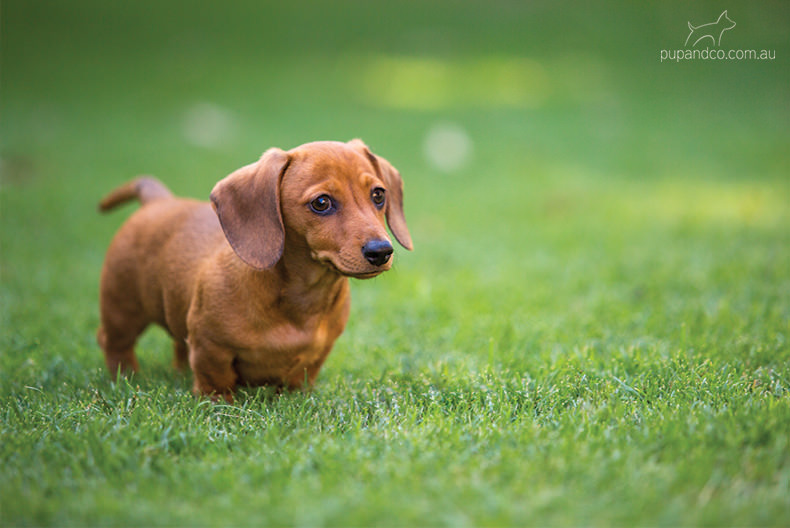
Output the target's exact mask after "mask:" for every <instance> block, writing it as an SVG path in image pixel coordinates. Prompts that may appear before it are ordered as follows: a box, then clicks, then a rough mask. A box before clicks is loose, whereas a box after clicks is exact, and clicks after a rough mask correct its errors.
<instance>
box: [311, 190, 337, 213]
mask: <svg viewBox="0 0 790 528" xmlns="http://www.w3.org/2000/svg"><path fill="white" fill-rule="evenodd" d="M310 209H312V210H313V212H314V213H317V214H329V213H331V212H332V210H333V209H334V206H333V204H332V198H330V197H329V196H327V195H326V194H322V195H321V196H319V197H318V198H316V199H315V200H313V201H312V202H310Z"/></svg>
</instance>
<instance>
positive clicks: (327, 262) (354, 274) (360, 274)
mask: <svg viewBox="0 0 790 528" xmlns="http://www.w3.org/2000/svg"><path fill="white" fill-rule="evenodd" d="M314 258H315V260H316V261H318V262H320V263H321V264H323V265H324V266H326V267H327V268H329V269H330V270H332V271H334V272H335V273H337V274H338V275H342V276H344V277H351V278H353V279H372V278H373V277H376V276H378V275H381V274H382V273H384V272H385V271H387V270H388V269H389V267H387V268H381V269H374V270H368V271H352V270H349V269H343V268H342V267H341V266H339V265H337V264H336V263H335V262H334V261H333V260H332V259H331V258H329V257H327V256H323V257H319V256H314Z"/></svg>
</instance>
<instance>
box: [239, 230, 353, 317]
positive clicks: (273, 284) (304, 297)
mask: <svg viewBox="0 0 790 528" xmlns="http://www.w3.org/2000/svg"><path fill="white" fill-rule="evenodd" d="M289 242H290V243H289ZM254 275H255V277H256V279H257V280H256V282H257V283H258V285H259V286H260V287H261V289H260V293H261V297H262V298H268V299H269V301H268V302H274V303H275V304H276V305H277V306H278V309H280V310H285V311H287V312H289V313H290V314H291V315H292V317H294V318H295V319H303V318H309V317H310V316H312V315H314V314H317V313H323V312H326V311H327V310H329V308H330V307H331V306H332V305H333V304H334V303H335V302H337V300H338V299H339V298H340V297H342V295H341V293H342V292H343V291H344V290H345V289H347V288H348V278H347V277H344V276H343V275H340V274H339V273H337V272H336V271H334V270H332V269H330V268H328V267H327V266H325V265H324V264H321V263H320V262H317V261H315V260H314V259H313V258H312V256H311V254H310V249H309V247H307V245H306V244H304V243H301V244H300V243H299V241H289V240H286V243H285V248H284V250H283V254H282V256H281V257H280V260H279V261H277V264H275V265H274V266H273V267H272V268H270V269H268V270H264V271H257V272H254ZM275 292H276V293H275ZM272 294H274V296H275V297H274V298H272V297H271V295H272Z"/></svg>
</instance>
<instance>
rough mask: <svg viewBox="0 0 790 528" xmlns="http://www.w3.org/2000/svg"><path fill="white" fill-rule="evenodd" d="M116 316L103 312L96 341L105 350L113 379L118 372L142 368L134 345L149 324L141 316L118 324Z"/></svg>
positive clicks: (125, 372) (105, 356)
mask: <svg viewBox="0 0 790 528" xmlns="http://www.w3.org/2000/svg"><path fill="white" fill-rule="evenodd" d="M114 319H115V317H108V316H106V315H105V314H102V326H100V327H99V330H98V331H97V332H96V341H97V342H98V343H99V346H100V347H101V349H102V351H103V352H104V359H105V361H106V362H107V369H108V370H109V371H110V376H111V378H112V380H113V381H115V380H116V379H117V377H118V373H119V372H120V373H122V374H130V373H133V372H137V371H139V370H140V365H139V364H138V362H137V356H135V353H134V345H135V343H136V342H137V338H138V337H139V336H140V334H142V333H143V330H145V328H146V327H147V326H148V323H147V321H144V320H142V319H140V318H134V319H127V320H125V321H124V322H123V324H118V321H116V320H114Z"/></svg>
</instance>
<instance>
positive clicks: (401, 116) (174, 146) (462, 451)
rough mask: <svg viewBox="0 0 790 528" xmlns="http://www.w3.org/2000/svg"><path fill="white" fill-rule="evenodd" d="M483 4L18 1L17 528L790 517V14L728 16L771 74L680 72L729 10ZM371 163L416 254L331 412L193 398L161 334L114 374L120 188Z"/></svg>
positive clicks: (347, 356) (329, 383)
mask: <svg viewBox="0 0 790 528" xmlns="http://www.w3.org/2000/svg"><path fill="white" fill-rule="evenodd" d="M281 4H282V5H281ZM485 5H486V6H487V7H485V8H483V7H482V4H479V5H478V4H476V3H474V2H463V3H445V2H436V3H428V4H425V3H421V2H408V3H402V4H401V3H399V4H397V5H395V4H393V5H391V6H386V5H384V4H380V5H378V4H375V3H368V2H356V1H351V0H344V1H342V2H332V3H318V2H315V3H314V2H308V1H300V2H296V3H288V4H287V6H286V4H284V3H280V2H278V3H273V4H271V5H269V4H266V3H261V2H248V3H246V2H238V3H234V4H233V5H232V6H230V7H228V6H224V7H223V6H220V5H205V6H204V7H202V8H200V9H198V8H196V7H194V6H193V7H189V8H187V7H186V6H185V5H181V4H179V3H175V2H153V1H150V2H149V1H140V2H134V3H133V4H128V5H126V4H124V5H123V6H121V5H120V4H118V5H116V4H115V3H112V2H110V3H108V2H98V1H96V2H78V3H73V2H72V3H62V2H43V1H29V2H21V1H10V2H3V5H2V9H3V13H2V24H3V27H2V32H0V35H1V37H2V42H1V44H2V47H1V48H0V50H1V51H2V76H0V83H1V84H2V86H1V88H2V90H0V115H1V116H2V118H1V119H2V121H0V127H1V130H2V137H1V138H0V160H2V184H1V185H0V306H1V307H2V309H0V524H1V525H3V526H17V525H37V526H51V525H54V526H63V525H113V526H129V525H135V526H137V525H139V526H143V525H155V526H165V525H166V526H174V525H209V526H217V525H266V524H273V525H309V526H318V525H343V526H347V525H353V526H367V525H385V526H411V525H430V526H435V525H446V526H463V525H485V526H498V525H517V526H523V525H574V526H575V525H598V526H609V525H624V526H628V525H648V526H653V525H662V526H676V525H704V526H721V525H769V526H771V525H772V526H782V525H786V524H787V519H788V518H790V343H789V342H788V341H789V340H790V205H788V204H790V178H788V175H789V174H790V154H788V153H789V152H790V125H789V124H788V123H790V99H788V97H790V96H789V95H788V91H787V86H790V69H788V68H787V57H789V56H790V39H789V38H788V35H787V31H786V29H787V24H786V22H787V20H788V11H787V8H786V7H785V6H784V5H781V4H778V3H777V4H765V5H763V4H761V5H756V4H753V3H752V4H749V3H746V2H736V3H735V4H731V5H728V6H727V8H728V12H729V15H730V17H731V18H732V19H733V20H735V21H736V22H737V24H738V25H737V27H736V28H734V29H733V30H732V31H729V32H728V33H727V34H725V37H724V42H725V43H726V44H727V46H730V47H733V48H749V49H750V48H759V49H763V48H766V49H776V57H777V59H776V60H775V61H773V62H748V61H746V62H720V63H709V62H707V63H706V62H695V63H686V64H666V63H664V64H662V63H660V61H659V50H660V49H662V48H675V47H680V45H681V44H682V43H683V41H684V39H685V37H686V35H687V26H686V23H687V21H688V20H691V21H693V22H694V23H696V24H698V23H704V22H707V21H712V20H714V19H715V18H716V17H717V16H718V14H719V13H720V12H721V10H722V9H723V8H722V7H721V6H720V5H719V4H717V3H707V4H695V5H694V6H689V5H687V4H686V3H676V4H667V3H663V4H661V5H660V6H659V5H652V4H651V5H649V6H639V7H636V6H633V7H632V6H631V4H629V3H618V2H612V3H609V4H606V5H601V6H598V7H587V8H579V7H570V6H566V7H564V8H559V9H556V8H555V9H552V7H551V6H531V5H529V4H527V3H524V4H523V5H522V4H520V3H508V2H502V3H494V4H485ZM204 103H210V104H212V105H215V107H218V108H220V109H222V111H221V116H224V118H223V119H224V121H222V122H220V124H219V125H217V124H215V125H214V126H212V125H210V124H209V125H205V124H204V125H203V126H202V127H198V128H208V129H212V128H214V127H220V125H222V126H221V127H220V128H221V129H222V130H224V135H222V136H221V137H219V138H214V140H213V141H212V140H211V138H210V137H209V141H208V143H207V144H206V145H207V146H206V145H204V146H201V145H200V144H199V142H198V143H196V142H195V140H194V139H192V140H190V137H192V136H191V135H190V133H189V132H188V131H185V126H187V125H186V123H188V122H189V120H190V119H191V118H190V117H189V116H190V115H193V113H194V112H195V109H196V108H197V109H198V110H199V109H200V108H206V106H205V104H204ZM201 105H203V106H201ZM441 123H453V124H455V125H456V126H458V127H460V128H462V129H463V130H465V132H466V133H467V134H468V136H469V138H470V141H471V144H472V152H471V156H470V157H469V159H468V161H467V163H466V164H464V165H463V166H461V167H460V168H458V169H457V170H455V171H453V172H450V173H444V172H442V171H440V170H438V169H437V168H435V167H433V166H432V165H431V164H430V162H429V161H428V160H427V158H426V157H425V155H424V153H423V143H424V139H425V137H426V135H427V134H428V131H429V130H430V129H431V128H432V127H434V126H436V125H437V124H441ZM192 132H194V130H193V131H192ZM352 137H361V138H363V139H364V140H365V141H366V142H367V143H368V144H369V145H370V146H371V147H372V148H373V149H374V151H376V152H377V153H378V154H380V155H383V156H385V157H386V158H387V159H389V160H390V161H391V162H392V163H393V164H394V165H395V166H396V167H397V168H398V169H399V170H400V171H401V173H402V175H403V177H404V180H405V183H406V209H407V210H406V213H407V218H408V220H409V225H410V228H411V232H412V235H413V237H414V241H415V251H414V252H413V253H408V252H406V251H403V250H400V251H398V252H397V254H396V266H395V268H394V269H393V270H392V271H391V272H389V273H387V274H385V275H383V276H381V277H380V278H377V279H374V280H371V281H364V282H354V283H353V286H352V288H353V302H352V314H351V318H350V321H349V324H348V327H347V328H346V331H345V333H344V334H343V336H342V337H341V339H340V340H339V341H338V342H337V344H336V346H335V349H334V351H333V353H332V355H331V356H330V358H329V360H328V361H327V364H326V366H325V368H324V370H322V372H321V374H320V375H319V378H318V383H317V385H316V387H315V389H314V390H313V391H312V392H309V393H287V394H282V395H276V394H273V393H272V392H271V391H268V390H263V389H261V390H253V389H246V390H242V391H241V393H240V394H239V396H238V398H237V401H236V403H234V404H233V405H219V404H213V403H210V402H207V401H202V400H197V399H195V398H193V397H192V395H191V394H190V391H189V388H190V384H191V379H190V376H189V375H179V374H176V373H174V372H173V371H172V369H171V368H170V362H171V355H170V354H171V352H170V345H169V343H168V339H167V338H166V337H165V335H164V334H163V332H161V331H158V330H152V331H151V332H149V333H147V334H146V335H145V336H144V338H143V339H142V340H141V342H140V345H139V356H140V359H141V364H142V372H141V373H140V374H139V375H138V376H136V377H134V378H133V379H130V380H123V381H121V382H120V383H118V384H111V383H110V382H109V380H108V376H107V373H106V372H105V371H104V365H103V359H102V355H101V352H100V350H99V348H98V346H97V345H96V344H95V341H94V332H95V329H96V327H97V324H98V309H97V290H98V285H97V283H98V274H99V270H100V267H101V263H102V259H103V254H104V251H105V249H106V247H107V245H108V243H109V240H110V238H111V236H112V234H113V232H114V231H115V230H116V229H117V227H118V226H119V225H120V223H121V222H122V221H123V220H124V218H125V217H126V216H128V214H129V211H130V210H131V209H125V210H123V211H121V212H118V213H114V214H112V215H110V216H100V215H98V214H97V213H96V211H95V204H96V202H97V201H98V199H99V198H100V197H101V196H102V194H103V193H105V192H106V191H108V190H110V189H112V188H113V187H114V186H115V185H117V184H118V183H120V182H122V181H124V180H126V179H128V178H130V177H132V176H134V175H135V174H138V173H143V172H145V173H153V174H155V175H157V176H158V177H160V178H161V179H162V180H164V181H166V182H167V183H168V185H169V186H170V187H171V188H172V189H173V190H175V191H176V192H177V193H179V194H183V195H188V196H196V197H206V196H207V195H208V192H209V190H210V189H211V187H212V185H213V183H214V182H216V181H217V180H218V179H219V178H221V177H223V176H224V175H226V174H228V173H229V172H231V171H232V170H234V169H235V168H237V167H238V166H241V165H242V164H245V163H248V162H250V161H252V160H254V159H255V158H256V157H257V156H258V155H259V154H260V153H261V152H262V151H263V150H264V149H266V148H268V147H270V146H275V145H276V146H280V147H283V148H290V147H293V146H295V145H297V144H299V143H302V142H306V141H311V140H315V139H340V140H346V139H350V138H352Z"/></svg>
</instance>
